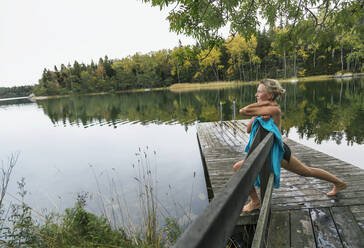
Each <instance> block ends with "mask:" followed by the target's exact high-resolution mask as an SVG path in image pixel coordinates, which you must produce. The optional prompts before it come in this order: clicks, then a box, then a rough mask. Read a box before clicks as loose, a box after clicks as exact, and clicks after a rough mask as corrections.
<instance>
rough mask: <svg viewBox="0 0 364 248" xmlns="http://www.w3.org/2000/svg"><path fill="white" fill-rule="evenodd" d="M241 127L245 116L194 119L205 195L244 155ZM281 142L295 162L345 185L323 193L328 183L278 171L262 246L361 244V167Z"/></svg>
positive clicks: (251, 217)
mask: <svg viewBox="0 0 364 248" xmlns="http://www.w3.org/2000/svg"><path fill="white" fill-rule="evenodd" d="M246 126H247V121H246V120H240V121H223V122H208V123H198V125H197V135H198V141H199V144H200V149H201V156H202V159H203V163H204V169H205V176H206V184H207V187H208V191H209V197H210V198H212V197H213V195H214V194H216V193H217V192H218V191H219V190H220V189H222V188H223V187H224V185H225V184H226V183H227V181H228V180H229V179H230V178H231V176H232V175H233V174H234V172H233V170H232V166H233V164H234V163H235V162H237V161H238V160H241V159H244V158H245V156H246V153H244V152H243V149H244V147H245V145H246V144H247V142H248V139H249V136H248V134H247V133H246ZM284 141H285V142H286V143H287V144H288V145H289V146H290V148H291V150H292V154H293V155H294V156H295V157H297V158H298V159H299V160H301V161H302V162H304V163H305V164H307V165H308V166H310V167H316V168H321V169H325V170H327V171H329V172H331V173H333V174H334V175H336V176H338V177H339V178H341V179H343V180H345V182H347V184H348V188H347V189H346V190H345V191H342V192H339V193H338V194H337V195H336V196H333V197H328V196H327V195H326V193H327V192H328V191H330V190H331V188H332V185H331V184H330V183H327V182H325V181H322V180H318V179H314V178H305V177H302V176H298V175H296V174H293V173H291V172H288V171H286V170H284V169H282V170H281V186H280V188H279V189H274V190H273V193H272V200H271V211H272V212H271V217H270V220H269V227H268V230H267V233H266V236H267V244H266V245H267V247H364V170H362V169H360V168H358V167H356V166H354V165H351V164H349V163H347V162H344V161H341V160H339V159H336V158H334V157H331V156H329V155H327V154H324V153H322V152H319V151H317V150H314V149H311V148H309V147H307V146H304V145H302V144H299V143H297V142H295V141H293V140H290V139H287V138H284ZM258 213H259V211H254V212H253V213H251V214H245V215H243V216H241V217H240V218H239V220H238V223H237V225H245V224H255V223H256V221H257V219H258Z"/></svg>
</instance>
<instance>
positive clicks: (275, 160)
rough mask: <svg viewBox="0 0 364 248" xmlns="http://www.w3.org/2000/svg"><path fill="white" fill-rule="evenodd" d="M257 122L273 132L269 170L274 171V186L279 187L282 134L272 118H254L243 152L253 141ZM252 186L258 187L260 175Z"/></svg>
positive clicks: (282, 149)
mask: <svg viewBox="0 0 364 248" xmlns="http://www.w3.org/2000/svg"><path fill="white" fill-rule="evenodd" d="M258 122H259V123H258ZM259 124H260V125H261V126H262V127H263V128H264V129H265V130H267V131H269V132H272V133H273V134H274V141H273V147H272V150H271V165H270V170H271V171H272V172H273V173H274V188H279V180H280V177H281V160H282V158H283V154H284V148H283V142H282V135H281V132H280V131H279V129H278V128H277V126H276V125H275V124H274V121H273V119H272V118H270V119H269V120H268V121H264V120H263V119H262V117H258V118H255V120H254V122H253V125H252V130H251V132H250V138H249V142H248V144H247V145H246V147H245V152H248V151H249V148H250V145H251V144H252V142H253V138H254V135H255V133H256V132H257V130H258V127H259ZM254 186H258V187H260V175H258V177H257V179H256V180H255V183H254Z"/></svg>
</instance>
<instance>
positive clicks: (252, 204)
mask: <svg viewBox="0 0 364 248" xmlns="http://www.w3.org/2000/svg"><path fill="white" fill-rule="evenodd" d="M258 208H260V201H258V202H253V201H250V202H249V203H248V204H246V205H245V206H244V208H243V212H251V211H253V210H255V209H258Z"/></svg>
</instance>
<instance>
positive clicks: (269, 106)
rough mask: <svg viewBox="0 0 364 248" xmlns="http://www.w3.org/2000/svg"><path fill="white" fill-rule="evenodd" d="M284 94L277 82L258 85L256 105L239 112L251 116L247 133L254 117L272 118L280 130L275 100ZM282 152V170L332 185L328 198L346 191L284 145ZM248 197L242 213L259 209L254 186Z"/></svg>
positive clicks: (278, 108) (339, 183) (235, 169)
mask: <svg viewBox="0 0 364 248" xmlns="http://www.w3.org/2000/svg"><path fill="white" fill-rule="evenodd" d="M284 93H285V90H284V89H283V88H282V87H281V85H280V83H279V82H278V81H277V80H273V79H263V80H262V81H261V82H260V83H259V86H258V90H257V93H256V94H255V97H256V98H257V103H253V104H250V105H248V106H245V107H244V108H242V109H240V111H239V112H240V114H242V115H247V116H253V117H252V118H251V119H250V121H249V124H248V127H247V132H248V133H250V131H251V128H252V123H253V121H254V119H255V117H256V116H261V117H262V118H263V120H269V119H270V118H272V119H273V121H274V124H275V125H276V126H277V128H278V129H279V131H280V130H281V109H280V107H279V104H278V103H277V100H278V99H279V98H280V97H281V96H282V95H283V94H284ZM284 150H285V152H284V155H283V159H282V160H281V166H282V167H283V168H284V169H286V170H288V171H291V172H293V173H296V174H298V175H301V176H304V177H315V178H318V179H322V180H326V181H328V182H331V183H333V184H334V186H333V188H332V190H331V191H330V192H328V193H327V195H328V196H334V195H336V193H337V192H338V191H340V190H344V189H346V187H347V185H346V183H345V182H344V181H342V180H340V179H339V178H337V177H336V176H334V175H332V174H331V173H329V172H327V171H325V170H322V169H318V168H311V167H308V166H306V165H305V164H303V163H302V162H301V161H299V160H298V159H297V158H296V157H294V156H293V155H291V151H290V149H289V147H288V146H287V145H286V144H284ZM243 162H244V160H242V161H239V162H237V163H236V164H235V165H234V166H233V169H234V171H237V170H238V169H239V168H240V166H242V165H243ZM249 196H250V199H251V200H250V202H249V203H248V204H247V205H245V206H244V208H243V212H250V211H252V210H255V209H257V208H260V200H259V197H258V194H257V192H256V190H255V188H254V186H253V188H252V190H251V192H250V194H249Z"/></svg>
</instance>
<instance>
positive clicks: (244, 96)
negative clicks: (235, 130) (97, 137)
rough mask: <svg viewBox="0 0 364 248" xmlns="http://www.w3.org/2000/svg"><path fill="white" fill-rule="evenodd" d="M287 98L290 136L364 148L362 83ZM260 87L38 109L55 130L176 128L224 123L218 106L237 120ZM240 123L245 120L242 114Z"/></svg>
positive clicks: (320, 86) (317, 85) (58, 103)
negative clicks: (79, 127) (236, 110)
mask: <svg viewBox="0 0 364 248" xmlns="http://www.w3.org/2000/svg"><path fill="white" fill-rule="evenodd" d="M283 86H284V88H286V90H287V94H286V95H285V96H284V98H283V99H282V101H281V107H282V110H283V116H282V129H283V132H284V133H286V134H289V132H290V129H291V128H292V127H296V128H297V130H298V133H299V134H300V136H301V137H307V138H314V139H315V142H316V143H318V144H320V143H321V142H322V141H324V140H329V139H333V140H335V141H336V143H337V144H340V143H341V142H343V137H345V141H346V142H347V143H348V144H353V143H357V144H363V142H364V131H363V129H362V126H363V125H364V104H363V99H364V97H363V87H364V80H363V79H361V80H360V79H354V80H349V81H334V80H332V81H324V82H310V83H303V82H298V83H289V84H284V85H283ZM255 91H256V86H255V85H246V86H243V87H239V88H233V89H224V90H205V91H195V92H184V93H172V92H169V91H158V92H143V93H128V94H118V95H99V96H79V97H70V98H63V99H51V100H43V101H38V102H37V104H38V105H39V106H40V107H41V108H42V109H43V111H44V113H45V114H46V115H47V116H49V118H50V119H51V121H52V122H53V123H54V124H55V125H59V124H63V125H67V124H70V125H82V126H83V127H85V128H88V127H92V126H94V125H101V126H102V125H109V126H113V127H115V128H116V127H117V126H118V125H122V124H125V123H141V124H142V125H148V124H149V123H153V124H174V123H179V124H183V125H185V126H186V128H187V127H188V126H189V125H192V124H193V123H194V122H196V121H199V122H206V121H217V120H219V118H220V117H219V102H222V106H223V119H224V120H230V119H232V116H233V113H232V105H233V101H236V103H237V108H239V107H242V106H244V105H247V104H249V103H252V102H254V101H255V98H254V94H255ZM237 118H244V117H241V116H239V115H237Z"/></svg>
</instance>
